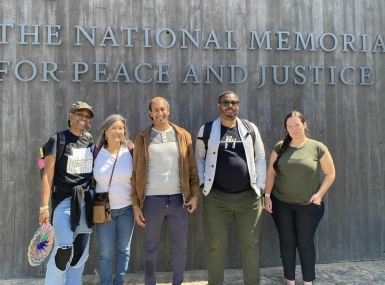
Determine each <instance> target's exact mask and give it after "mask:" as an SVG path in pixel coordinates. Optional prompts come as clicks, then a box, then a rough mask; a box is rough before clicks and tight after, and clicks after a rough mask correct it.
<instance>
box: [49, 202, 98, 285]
mask: <svg viewBox="0 0 385 285" xmlns="http://www.w3.org/2000/svg"><path fill="white" fill-rule="evenodd" d="M70 213H71V198H67V199H65V200H63V201H62V202H61V203H60V204H59V205H58V206H57V207H56V209H55V212H54V215H53V229H54V231H55V244H54V247H53V249H52V253H51V257H50V259H49V261H48V264H47V272H46V275H45V282H44V284H45V285H81V284H82V274H83V270H84V265H85V262H86V260H87V258H88V251H89V246H90V234H91V233H92V228H91V229H90V228H88V227H87V223H86V215H85V202H84V201H83V202H82V210H81V216H80V225H79V226H78V227H77V228H76V231H75V232H73V231H71V222H70ZM78 234H85V238H84V240H83V246H82V255H81V258H80V260H79V261H78V262H77V264H75V265H71V261H72V256H73V249H72V253H71V257H70V259H69V261H68V263H67V266H66V269H65V270H64V271H62V270H60V269H59V268H57V266H56V263H55V256H56V253H57V251H58V249H59V248H61V249H65V248H72V246H73V241H74V239H75V237H76V236H77V235H78Z"/></svg>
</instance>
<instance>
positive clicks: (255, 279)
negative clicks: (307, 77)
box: [195, 91, 266, 285]
mask: <svg viewBox="0 0 385 285" xmlns="http://www.w3.org/2000/svg"><path fill="white" fill-rule="evenodd" d="M217 106H218V110H219V114H220V116H219V118H218V119H217V120H215V121H214V122H212V123H208V124H206V125H205V126H206V127H207V126H208V125H210V126H211V132H210V135H209V139H208V141H207V138H204V136H205V132H204V129H205V126H202V127H201V129H200V130H199V133H198V139H197V143H196V151H195V160H196V162H197V166H198V175H199V183H200V186H201V190H202V192H203V194H204V195H203V206H204V226H205V234H206V241H207V271H208V284H209V285H221V284H223V278H224V263H225V254H226V248H227V237H228V229H229V223H230V221H231V220H233V221H234V223H235V226H236V228H237V232H238V236H239V241H240V246H241V251H242V266H243V275H244V282H245V284H246V285H256V284H259V281H260V277H259V233H260V229H261V222H262V221H261V214H262V209H263V206H262V198H261V196H262V193H263V189H264V187H265V178H266V161H265V151H264V147H263V143H262V140H261V137H260V135H259V131H258V129H257V127H256V126H255V125H254V124H253V123H250V122H248V121H245V120H241V119H239V118H238V117H237V115H238V110H239V99H238V96H237V95H236V94H235V93H234V92H232V91H226V92H223V93H222V94H221V95H220V96H219V98H218V105H217ZM205 141H206V142H207V146H206V147H205Z"/></svg>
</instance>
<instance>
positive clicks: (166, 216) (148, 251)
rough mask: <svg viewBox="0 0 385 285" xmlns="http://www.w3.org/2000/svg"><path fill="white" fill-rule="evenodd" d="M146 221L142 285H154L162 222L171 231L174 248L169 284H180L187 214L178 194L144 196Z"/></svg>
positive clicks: (184, 256)
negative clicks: (171, 274)
mask: <svg viewBox="0 0 385 285" xmlns="http://www.w3.org/2000/svg"><path fill="white" fill-rule="evenodd" d="M143 214H144V218H145V219H146V226H145V228H144V283H145V285H155V284H156V280H155V268H156V259H157V252H158V245H159V240H160V232H161V228H162V223H163V220H166V221H167V224H168V228H169V229H170V233H171V238H172V247H173V279H172V285H180V284H182V281H183V275H184V268H185V265H186V255H187V234H188V220H189V218H188V213H187V209H186V208H185V207H184V204H183V197H182V195H181V194H177V195H159V196H147V197H146V199H145V201H144V204H143Z"/></svg>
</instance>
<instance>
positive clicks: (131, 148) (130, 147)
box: [128, 144, 134, 156]
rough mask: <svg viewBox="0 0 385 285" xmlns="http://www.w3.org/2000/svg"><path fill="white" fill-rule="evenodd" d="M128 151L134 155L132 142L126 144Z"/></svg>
mask: <svg viewBox="0 0 385 285" xmlns="http://www.w3.org/2000/svg"><path fill="white" fill-rule="evenodd" d="M128 151H129V152H130V153H131V156H134V145H133V144H131V145H129V146H128Z"/></svg>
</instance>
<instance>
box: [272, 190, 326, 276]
mask: <svg viewBox="0 0 385 285" xmlns="http://www.w3.org/2000/svg"><path fill="white" fill-rule="evenodd" d="M271 200H272V202H273V214H272V216H273V219H274V223H275V226H276V227H277V230H278V234H279V243H280V250H281V259H282V265H283V270H284V276H285V278H286V279H288V280H295V255H296V248H298V253H299V257H300V260H301V269H302V276H303V280H304V281H307V282H310V281H313V280H314V279H315V246H314V235H315V232H316V230H317V226H318V223H319V222H320V221H321V219H322V216H323V215H324V211H325V206H324V204H323V203H322V204H321V205H315V204H310V205H293V204H288V203H285V202H282V201H280V200H278V199H277V198H276V197H274V196H273V195H271Z"/></svg>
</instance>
